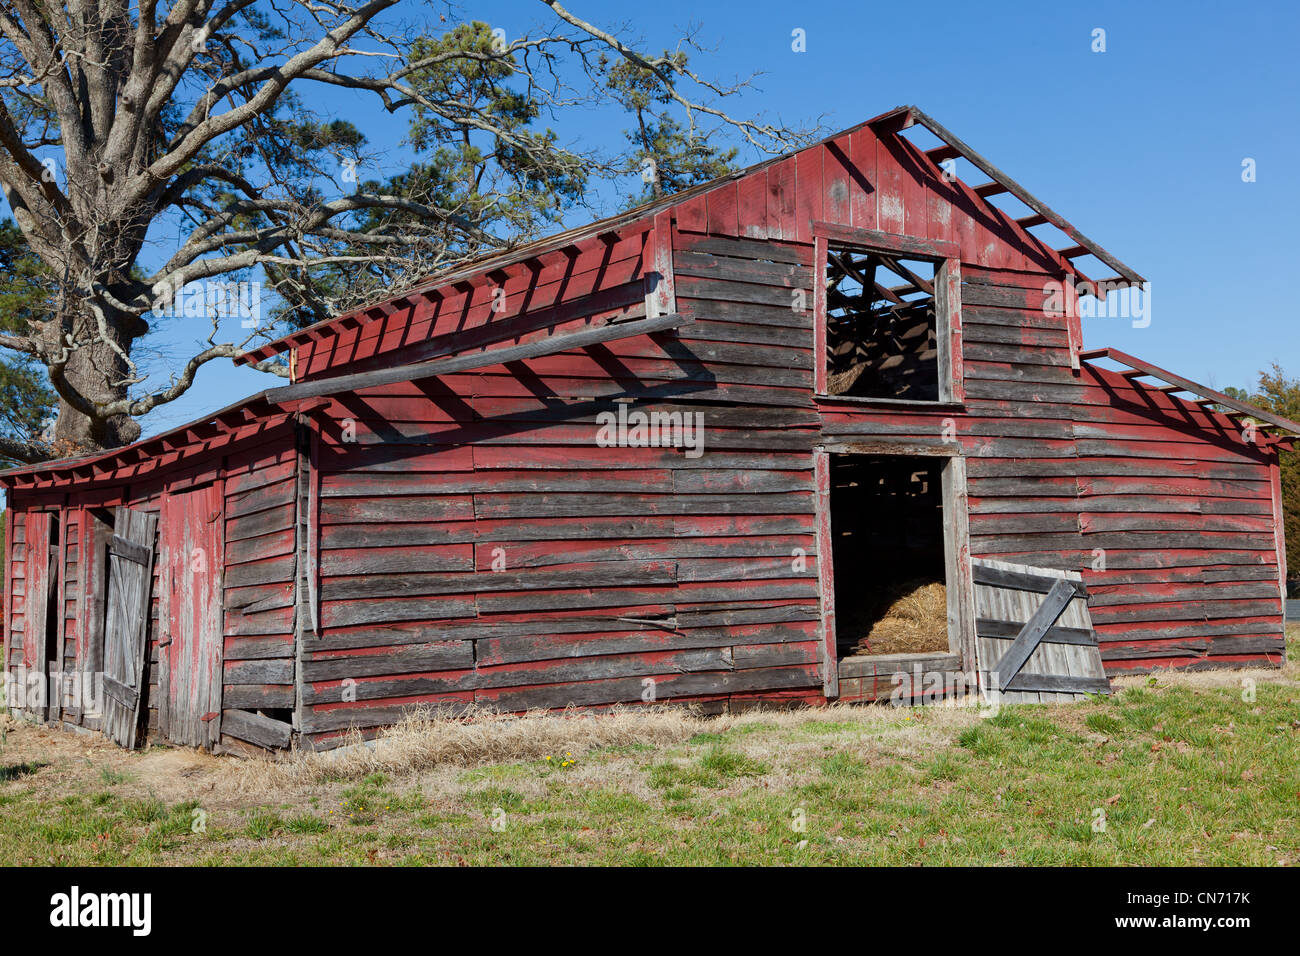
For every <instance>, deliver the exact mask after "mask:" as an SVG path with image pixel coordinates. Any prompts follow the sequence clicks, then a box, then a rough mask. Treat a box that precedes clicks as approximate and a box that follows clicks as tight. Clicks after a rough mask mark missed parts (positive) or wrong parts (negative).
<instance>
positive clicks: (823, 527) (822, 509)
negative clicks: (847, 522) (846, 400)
mask: <svg viewBox="0 0 1300 956" xmlns="http://www.w3.org/2000/svg"><path fill="white" fill-rule="evenodd" d="M813 474H814V481H815V488H816V494H815V497H816V501H815V509H816V520H817V593H818V596H819V597H820V602H819V603H820V605H821V653H820V655H819V657H820V661H821V666H822V694H823V695H824V696H825V697H826V699H827V700H834V699H835V698H837V697H839V696H840V674H839V660H838V659H837V656H836V652H835V569H834V566H833V561H832V558H831V551H832V539H831V456H830V455H829V454H828V453H827V452H825V451H814V452H813Z"/></svg>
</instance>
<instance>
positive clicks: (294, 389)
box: [0, 316, 1300, 489]
mask: <svg viewBox="0 0 1300 956" xmlns="http://www.w3.org/2000/svg"><path fill="white" fill-rule="evenodd" d="M684 321H689V319H688V318H686V317H683V316H663V317H660V318H657V319H642V320H640V321H639V322H629V323H627V324H626V327H625V328H624V329H622V330H619V329H609V328H607V329H605V330H603V333H602V330H590V329H589V330H584V331H583V332H581V333H576V334H574V335H569V336H556V337H555V339H554V340H552V342H551V343H550V351H559V350H563V349H568V348H575V347H581V346H583V345H585V344H589V343H590V342H595V341H605V340H608V339H609V338H612V337H614V335H616V334H627V335H635V334H641V333H643V332H645V331H647V330H650V331H653V330H657V329H665V328H671V327H674V326H676V325H680V324H682V323H683V322H684ZM523 348H527V346H514V347H509V348H504V349H501V350H490V351H488V352H484V353H480V354H479V355H477V356H475V357H473V358H470V357H462V358H453V359H443V360H441V361H437V362H429V363H420V364H418V365H413V366H407V367H405V368H396V369H394V368H388V369H378V370H375V371H372V372H368V373H363V374H360V375H350V376H346V377H343V378H337V379H324V380H321V381H318V382H312V383H305V384H301V385H286V386H282V387H279V388H272V389H267V390H266V391H264V392H259V393H257V394H256V395H253V396H250V397H249V398H247V399H245V400H244V401H242V402H239V403H238V404H235V405H231V406H229V407H227V408H224V409H222V410H221V411H219V412H217V413H216V414H215V415H210V416H207V417H205V418H200V419H196V420H195V421H193V422H190V423H189V424H186V425H181V426H180V427H178V428H173V429H171V430H170V431H167V432H163V433H162V434H160V435H155V436H153V437H150V438H146V439H142V440H140V441H138V442H135V443H134V444H132V445H127V446H125V447H123V448H116V449H112V450H109V451H105V452H101V453H100V454H97V455H87V456H84V457H81V458H64V459H61V460H59V461H50V462H42V463H40V464H35V465H23V466H21V467H18V468H11V469H9V470H7V471H0V486H3V487H5V488H11V489H12V488H32V489H43V488H50V487H56V486H57V487H63V486H68V485H75V484H78V483H82V482H85V483H92V482H98V481H108V480H113V481H120V480H123V479H124V478H128V479H129V478H135V477H144V476H146V475H149V474H153V473H157V472H159V471H162V470H164V469H166V468H168V467H170V466H171V465H173V464H178V463H180V462H181V460H182V459H184V460H185V461H189V460H191V459H192V458H193V457H194V456H195V455H197V454H202V453H205V452H208V451H211V450H213V449H215V448H220V447H224V446H226V445H232V444H234V443H236V442H240V441H243V440H245V439H246V438H249V437H252V436H254V435H257V434H260V433H264V432H267V431H270V430H271V429H273V428H278V427H279V426H281V425H283V424H285V423H287V422H288V421H289V420H290V419H291V418H292V417H293V415H294V414H296V413H297V412H299V411H303V410H307V409H309V408H310V407H312V404H313V403H315V402H319V401H322V400H323V399H325V398H327V397H328V396H329V395H332V394H335V393H337V392H343V391H356V390H360V389H365V388H370V387H374V386H377V385H382V384H385V383H387V382H391V381H394V380H396V377H397V376H398V375H399V374H401V375H405V376H407V377H409V378H410V379H412V380H415V379H418V378H420V377H421V376H422V374H424V375H428V376H436V375H439V374H450V373H453V372H456V371H462V370H464V369H467V368H482V367H487V366H488V365H490V364H493V363H496V364H500V363H501V362H506V361H515V360H517V359H518V358H519V357H520V354H519V350H520V349H523ZM497 351H499V352H500V354H499V355H497V354H495V353H496V352H497ZM534 351H535V352H536V354H546V353H545V350H542V349H534ZM1083 358H1084V360H1085V362H1086V363H1087V364H1089V365H1091V366H1092V367H1094V368H1096V369H1098V370H1099V371H1108V370H1106V369H1104V368H1102V367H1101V366H1099V365H1095V364H1094V360H1096V359H1101V358H1105V359H1110V360H1112V361H1116V362H1119V363H1121V364H1124V365H1128V366H1129V367H1130V372H1128V373H1120V374H1121V376H1122V377H1123V378H1125V379H1126V380H1128V381H1130V382H1131V381H1133V380H1134V379H1136V378H1142V377H1151V378H1157V379H1160V380H1161V381H1167V382H1169V383H1170V384H1169V385H1168V386H1166V387H1164V388H1161V389H1159V391H1160V392H1161V393H1163V394H1165V395H1167V396H1168V397H1169V400H1170V401H1171V402H1172V403H1174V404H1175V405H1177V406H1180V407H1181V408H1182V411H1183V413H1184V414H1183V416H1181V417H1180V421H1186V413H1197V412H1199V413H1202V414H1204V415H1208V416H1209V417H1210V418H1211V419H1212V420H1214V421H1215V422H1216V424H1217V425H1218V426H1219V427H1220V428H1224V429H1229V430H1237V429H1239V428H1240V427H1241V416H1243V415H1245V416H1249V417H1251V418H1254V419H1257V420H1258V421H1261V422H1264V423H1265V425H1266V426H1269V427H1272V428H1274V429H1276V430H1277V431H1278V432H1279V434H1273V435H1270V434H1267V432H1265V431H1263V430H1262V429H1261V433H1262V434H1261V438H1260V441H1259V443H1260V445H1261V447H1264V448H1267V447H1269V446H1271V445H1278V446H1281V447H1283V448H1290V447H1294V445H1295V437H1296V436H1300V423H1297V422H1293V421H1290V420H1288V419H1285V418H1281V417H1280V416H1277V415H1274V414H1272V413H1271V412H1266V411H1264V410H1263V409H1262V408H1257V407H1256V406H1254V405H1251V404H1249V403H1247V402H1240V401H1237V400H1236V399H1232V398H1229V397H1228V396H1227V395H1223V394H1221V393H1220V392H1217V391H1215V390H1213V389H1211V388H1209V387H1208V386H1205V385H1200V384H1198V383H1196V382H1193V381H1191V380H1190V379H1185V378H1182V377H1181V376H1178V375H1175V374H1174V373H1172V372H1166V371H1165V370H1164V369H1161V368H1158V367H1157V366H1154V365H1150V364H1148V363H1146V362H1143V361H1141V360H1140V359H1136V358H1134V357H1133V356H1131V355H1127V354H1126V353H1124V352H1119V351H1117V350H1114V349H1098V350H1095V351H1092V352H1085V353H1083ZM1111 374H1115V373H1113V372H1111ZM1143 384H1145V383H1143ZM1178 392H1190V393H1192V394H1193V395H1197V396H1199V400H1190V399H1186V398H1181V397H1179V395H1178V394H1176V393H1178ZM1220 407H1226V408H1231V409H1233V410H1234V411H1233V412H1228V413H1225V412H1223V411H1221V410H1220ZM1152 411H1155V409H1152ZM1166 411H1167V410H1166ZM124 471H129V472H130V473H129V474H124V473H123V472H124Z"/></svg>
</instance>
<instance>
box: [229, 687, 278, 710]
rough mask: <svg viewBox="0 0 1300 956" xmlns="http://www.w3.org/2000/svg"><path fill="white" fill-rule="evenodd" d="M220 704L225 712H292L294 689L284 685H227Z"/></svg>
mask: <svg viewBox="0 0 1300 956" xmlns="http://www.w3.org/2000/svg"><path fill="white" fill-rule="evenodd" d="M221 702H222V704H223V705H225V707H226V710H232V709H233V710H269V709H275V710H292V709H293V707H294V688H293V687H291V686H286V685H284V684H227V685H226V686H225V687H224V688H223V689H222V692H221Z"/></svg>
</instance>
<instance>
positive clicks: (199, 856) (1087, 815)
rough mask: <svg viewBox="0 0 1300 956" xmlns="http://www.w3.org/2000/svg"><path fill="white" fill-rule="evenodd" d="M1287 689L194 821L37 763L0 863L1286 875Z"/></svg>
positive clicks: (902, 727)
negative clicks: (1206, 869)
mask: <svg viewBox="0 0 1300 956" xmlns="http://www.w3.org/2000/svg"><path fill="white" fill-rule="evenodd" d="M1293 636H1294V635H1293ZM1297 650H1300V648H1297V647H1296V644H1295V642H1294V641H1293V643H1292V647H1291V651H1292V654H1293V655H1294V654H1295V653H1296V652H1297ZM1294 673H1295V667H1294V665H1291V666H1290V667H1289V668H1288V670H1287V671H1286V672H1285V673H1279V674H1278V675H1277V679H1276V680H1275V681H1268V680H1265V681H1261V682H1260V683H1259V684H1258V685H1257V687H1256V697H1255V699H1254V700H1246V699H1243V694H1242V692H1241V689H1240V687H1238V686H1237V685H1236V684H1235V683H1234V680H1233V678H1232V677H1231V676H1227V677H1225V678H1224V679H1222V680H1220V681H1218V682H1217V683H1216V684H1215V685H1214V686H1198V685H1193V684H1191V683H1189V682H1188V681H1180V680H1179V679H1178V678H1170V677H1166V676H1161V677H1158V678H1157V679H1156V680H1155V681H1154V682H1148V681H1141V682H1138V683H1137V684H1136V685H1135V686H1130V687H1127V688H1126V689H1124V690H1122V691H1121V692H1120V693H1118V694H1116V695H1115V696H1114V697H1111V698H1104V697H1098V698H1093V699H1089V700H1085V701H1081V702H1078V703H1075V704H1070V705H1066V706H1057V707H1038V706H1019V707H1008V708H1004V709H1003V710H1002V712H1001V713H1000V714H998V715H997V716H994V717H991V718H988V719H981V718H979V717H978V716H976V715H974V714H971V713H954V712H952V711H946V712H945V711H938V710H935V711H911V712H909V711H905V710H885V709H874V710H869V709H865V708H863V709H853V710H836V711H834V712H831V713H830V714H828V713H825V712H822V713H819V712H816V711H805V712H803V713H802V714H787V715H781V717H780V718H773V719H771V720H770V721H769V720H768V719H766V715H765V716H764V719H763V720H749V721H745V722H741V723H739V724H736V725H734V726H727V725H724V724H720V725H719V729H718V730H717V731H712V730H708V731H706V732H704V733H699V734H697V735H695V736H694V737H691V738H689V739H685V740H682V741H681V742H679V743H675V744H667V745H650V744H632V745H625V746H620V747H610V748H604V749H593V750H590V751H586V752H581V753H575V754H574V755H573V757H572V759H571V761H569V765H568V766H564V767H562V766H559V765H558V763H557V760H561V759H563V760H567V759H568V758H567V755H556V759H553V760H551V761H546V760H541V759H539V760H523V761H519V760H516V761H512V762H508V763H501V764H491V765H485V766H476V767H469V768H461V769H459V770H448V771H446V772H445V773H443V774H442V775H441V776H438V777H436V779H434V778H428V779H421V778H415V777H412V778H404V777H401V776H400V775H384V774H374V775H371V776H368V777H365V778H364V779H360V780H354V781H351V782H340V783H326V784H320V785H318V786H316V788H315V790H314V791H312V792H311V793H300V792H285V793H282V794H278V795H277V799H276V800H275V801H274V802H268V801H263V802H261V803H258V802H256V801H249V802H248V803H247V804H246V805H242V806H229V805H226V806H222V807H218V808H213V809H205V808H204V806H203V803H202V800H203V795H202V791H199V790H197V789H196V793H195V798H194V799H189V800H185V801H180V802H168V801H164V800H162V799H159V798H157V797H155V796H153V795H152V794H149V793H148V792H147V791H145V792H137V791H139V790H140V788H141V786H142V785H141V784H138V783H136V784H134V785H132V780H131V777H130V775H128V774H122V773H118V772H109V771H107V770H105V771H103V772H102V773H100V772H98V771H95V770H94V769H93V768H92V769H91V771H90V772H89V773H88V774H86V775H83V776H82V777H81V778H79V779H81V780H82V781H83V783H82V786H83V787H84V791H83V790H80V789H78V788H76V787H72V786H70V785H68V784H66V783H61V782H60V781H61V779H62V778H61V777H60V776H59V774H60V772H61V771H60V765H59V764H58V763H57V761H54V760H53V758H51V760H52V762H51V764H50V765H48V766H36V767H32V768H28V769H24V770H22V771H21V772H19V771H17V770H11V772H9V773H8V774H0V863H3V864H33V863H34V864H40V865H48V864H90V865H97V864H175V863H194V864H211V863H232V864H264V865H265V864H275V865H291V864H301V865H330V864H334V865H337V864H375V863H378V864H391V865H460V864H471V865H473V864H507V865H508V864H532V865H548V866H549V865H564V864H617V865H659V864H686V865H706V864H731V863H739V864H837V865H838V864H900V865H911V864H925V865H944V864H975V865H988V864H1068V865H1188V864H1190V865H1201V864H1204V865H1276V864H1278V863H1290V864H1295V863H1300V784H1298V783H1297V778H1296V771H1295V768H1296V766H1297V764H1298V763H1300V686H1297V684H1296V683H1295V682H1294ZM2 758H3V753H2V752H0V763H4V762H5V761H4V760H3V759H2ZM24 766H25V765H24ZM86 781H89V782H86ZM169 792H172V791H169ZM196 821H198V822H196Z"/></svg>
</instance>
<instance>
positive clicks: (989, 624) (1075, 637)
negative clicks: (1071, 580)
mask: <svg viewBox="0 0 1300 956" xmlns="http://www.w3.org/2000/svg"><path fill="white" fill-rule="evenodd" d="M1058 580H1060V579H1059V578H1058ZM1024 626H1025V625H1024V623H1023V622H1021V621H995V620H992V619H991V618H986V617H981V618H978V619H977V620H976V621H975V632H976V633H977V634H978V635H979V636H980V637H995V638H999V639H1004V640H1015V638H1016V637H1018V636H1019V634H1020V632H1021V631H1022V630H1023V629H1024ZM1041 643H1043V644H1078V645H1080V646H1093V645H1095V644H1096V643H1097V635H1096V634H1094V633H1093V632H1092V631H1091V630H1089V629H1087V628H1077V627H1064V626H1061V625H1053V626H1052V627H1050V628H1048V629H1047V631H1046V632H1045V633H1044V634H1043V637H1042V641H1041Z"/></svg>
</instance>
